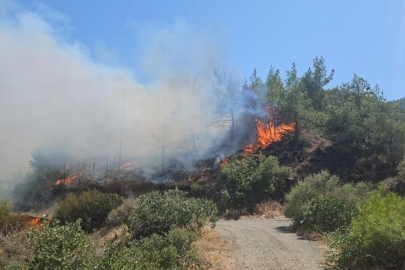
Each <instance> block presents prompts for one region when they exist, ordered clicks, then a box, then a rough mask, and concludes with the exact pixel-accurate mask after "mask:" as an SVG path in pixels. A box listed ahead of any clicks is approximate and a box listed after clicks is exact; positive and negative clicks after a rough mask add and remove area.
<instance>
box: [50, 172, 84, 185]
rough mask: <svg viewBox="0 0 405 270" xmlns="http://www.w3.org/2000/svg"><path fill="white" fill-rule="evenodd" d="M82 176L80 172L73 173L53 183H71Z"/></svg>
mask: <svg viewBox="0 0 405 270" xmlns="http://www.w3.org/2000/svg"><path fill="white" fill-rule="evenodd" d="M81 176H82V174H81V173H79V174H74V175H72V176H69V177H67V178H66V179H58V180H56V182H55V185H60V184H62V183H63V184H65V185H71V184H72V183H73V182H74V181H76V180H78V179H79V178H80V177H81Z"/></svg>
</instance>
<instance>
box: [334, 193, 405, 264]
mask: <svg viewBox="0 0 405 270" xmlns="http://www.w3.org/2000/svg"><path fill="white" fill-rule="evenodd" d="M404 228H405V199H403V198H401V197H399V196H398V195H396V194H393V193H391V192H387V191H384V190H383V189H382V188H380V189H379V190H377V191H374V192H373V193H372V196H371V197H370V198H369V199H368V200H367V201H366V202H365V203H364V204H363V205H362V206H360V207H359V214H358V216H357V217H355V218H354V219H353V221H352V225H351V227H350V229H349V230H348V232H347V233H338V234H335V235H334V236H333V237H332V241H331V244H330V247H331V250H330V255H329V261H331V262H333V263H335V264H336V266H337V267H338V268H341V269H404V267H405V229H404Z"/></svg>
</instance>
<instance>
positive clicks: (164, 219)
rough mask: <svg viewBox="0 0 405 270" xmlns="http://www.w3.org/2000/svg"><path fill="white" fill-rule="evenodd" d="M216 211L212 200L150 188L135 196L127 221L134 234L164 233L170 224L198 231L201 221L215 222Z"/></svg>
mask: <svg viewBox="0 0 405 270" xmlns="http://www.w3.org/2000/svg"><path fill="white" fill-rule="evenodd" d="M217 213H218V210H217V208H216V206H215V204H214V202H212V201H209V200H206V199H195V198H186V197H185V193H184V192H182V191H179V190H177V189H176V190H169V191H166V192H165V193H163V194H160V193H158V192H156V191H154V192H151V193H150V194H147V195H143V196H141V197H139V204H138V207H136V208H135V209H134V210H133V211H132V213H131V215H130V217H129V219H128V221H127V225H128V228H129V229H130V231H131V233H132V235H133V236H134V237H136V238H139V237H145V236H150V235H152V234H154V233H157V234H165V233H167V232H168V231H169V230H170V229H171V228H172V227H181V228H187V229H190V230H194V231H196V232H199V231H200V230H201V229H202V228H203V227H204V226H205V225H207V224H209V223H211V224H215V222H216V221H217V220H218V217H217Z"/></svg>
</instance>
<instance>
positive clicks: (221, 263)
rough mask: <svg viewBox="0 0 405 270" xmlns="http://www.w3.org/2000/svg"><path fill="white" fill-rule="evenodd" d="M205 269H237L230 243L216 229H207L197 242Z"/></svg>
mask: <svg viewBox="0 0 405 270" xmlns="http://www.w3.org/2000/svg"><path fill="white" fill-rule="evenodd" d="M196 248H197V250H198V253H199V254H200V256H201V258H202V259H203V262H204V268H205V269H217V270H220V269H221V270H222V269H237V268H236V264H235V262H234V261H233V259H232V256H231V255H230V243H229V242H228V241H226V240H225V239H223V238H221V236H220V235H219V233H218V232H217V231H216V230H215V229H209V228H205V229H204V230H203V231H202V234H201V237H200V238H199V239H198V241H197V242H196Z"/></svg>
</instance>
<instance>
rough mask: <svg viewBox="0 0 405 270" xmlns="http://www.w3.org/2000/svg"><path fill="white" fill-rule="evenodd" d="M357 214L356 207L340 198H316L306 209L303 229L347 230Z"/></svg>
mask: <svg viewBox="0 0 405 270" xmlns="http://www.w3.org/2000/svg"><path fill="white" fill-rule="evenodd" d="M355 214H356V207H353V205H352V204H350V203H348V202H347V201H345V200H343V199H339V198H333V197H331V198H314V199H312V200H311V201H310V202H309V204H308V205H307V206H306V207H305V208H304V216H303V219H302V224H301V226H302V228H304V229H305V230H307V231H316V232H332V231H336V230H338V229H340V230H342V229H346V228H347V227H348V226H349V225H350V222H351V220H352V217H353V216H354V215H355Z"/></svg>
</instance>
